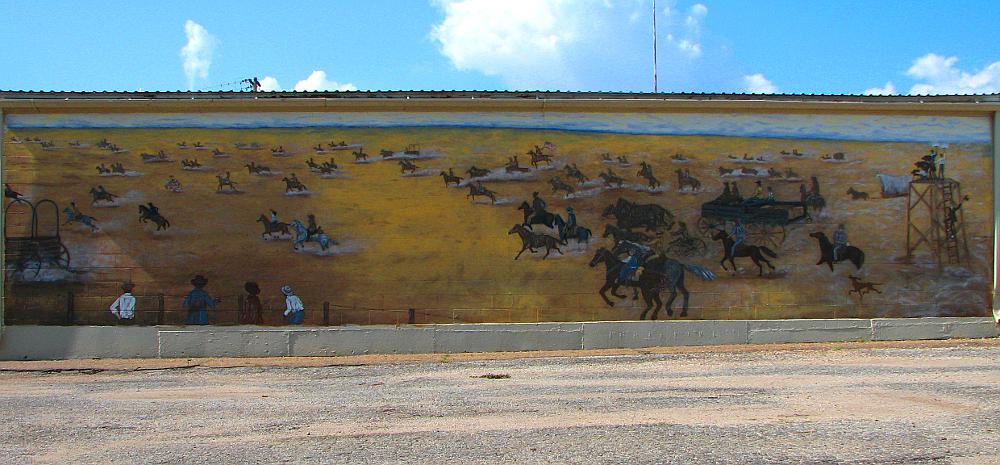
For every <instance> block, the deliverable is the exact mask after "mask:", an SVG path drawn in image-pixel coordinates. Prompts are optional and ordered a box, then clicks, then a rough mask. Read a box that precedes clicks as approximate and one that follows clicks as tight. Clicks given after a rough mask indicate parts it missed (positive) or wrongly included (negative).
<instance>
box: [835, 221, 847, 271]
mask: <svg viewBox="0 0 1000 465" xmlns="http://www.w3.org/2000/svg"><path fill="white" fill-rule="evenodd" d="M849 245H851V244H849V243H848V242H847V230H846V229H844V224H843V223H841V224H839V225H837V230H836V231H834V232H833V261H834V262H837V261H839V260H840V252H841V251H843V250H844V248H845V247H847V246H849Z"/></svg>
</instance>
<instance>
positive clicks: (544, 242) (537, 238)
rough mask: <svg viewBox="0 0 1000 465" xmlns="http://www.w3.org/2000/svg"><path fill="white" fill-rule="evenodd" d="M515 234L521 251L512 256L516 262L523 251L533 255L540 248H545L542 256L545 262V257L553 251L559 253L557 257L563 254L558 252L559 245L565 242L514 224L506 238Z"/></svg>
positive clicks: (560, 251)
mask: <svg viewBox="0 0 1000 465" xmlns="http://www.w3.org/2000/svg"><path fill="white" fill-rule="evenodd" d="M515 233H516V234H517V235H518V236H520V237H521V251H520V252H518V253H517V255H515V256H514V260H517V259H518V257H520V256H521V254H522V253H524V251H525V250H530V251H531V253H535V252H536V251H535V249H537V248H541V247H545V255H542V260H545V257H548V256H549V253H551V252H552V251H553V250H555V251H556V252H559V255H562V254H563V252H562V250H559V245H560V244H562V245H566V242H563V241H560V240H559V239H556V238H554V237H552V236H549V235H546V234H538V233H533V232H531V231H529V230H528V228H525V227H524V225H521V224H515V225H514V227H513V228H510V231H507V235H508V236H509V235H511V234H515Z"/></svg>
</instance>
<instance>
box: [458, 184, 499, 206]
mask: <svg viewBox="0 0 1000 465" xmlns="http://www.w3.org/2000/svg"><path fill="white" fill-rule="evenodd" d="M477 195H478V196H481V197H487V198H489V199H490V203H497V193H496V192H493V191H491V190H489V189H487V188H486V186H484V185H483V183H481V182H470V183H469V195H466V196H465V198H469V197H472V201H473V202H475V201H476V196H477Z"/></svg>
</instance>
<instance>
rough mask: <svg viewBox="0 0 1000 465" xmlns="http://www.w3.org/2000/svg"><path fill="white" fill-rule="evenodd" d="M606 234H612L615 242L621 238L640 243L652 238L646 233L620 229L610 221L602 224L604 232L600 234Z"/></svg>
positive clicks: (606, 235)
mask: <svg viewBox="0 0 1000 465" xmlns="http://www.w3.org/2000/svg"><path fill="white" fill-rule="evenodd" d="M608 236H612V237H613V238H614V240H615V244H617V243H619V242H621V241H623V240H624V241H630V242H640V243H642V242H649V241H652V240H653V237H652V236H650V235H648V234H646V233H641V232H633V231H629V230H627V229H621V228H619V227H618V226H615V225H613V224H610V223H609V224H605V225H604V234H603V235H601V237H608Z"/></svg>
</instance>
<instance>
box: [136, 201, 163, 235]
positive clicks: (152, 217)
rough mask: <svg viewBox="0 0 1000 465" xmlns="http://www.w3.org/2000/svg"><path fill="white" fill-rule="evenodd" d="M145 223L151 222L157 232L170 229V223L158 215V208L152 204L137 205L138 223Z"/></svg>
mask: <svg viewBox="0 0 1000 465" xmlns="http://www.w3.org/2000/svg"><path fill="white" fill-rule="evenodd" d="M147 221H152V222H153V224H155V225H156V230H157V231H159V230H161V229H167V228H169V227H170V222H169V221H167V219H166V218H164V217H163V215H162V214H160V208H159V207H157V206H156V205H153V202H148V203H147V204H146V205H139V222H140V223H145V222H147Z"/></svg>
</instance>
